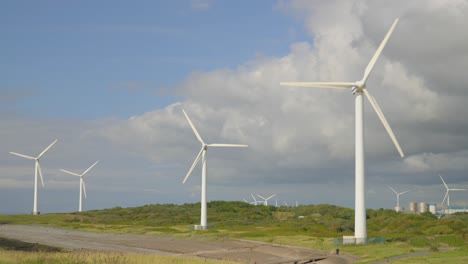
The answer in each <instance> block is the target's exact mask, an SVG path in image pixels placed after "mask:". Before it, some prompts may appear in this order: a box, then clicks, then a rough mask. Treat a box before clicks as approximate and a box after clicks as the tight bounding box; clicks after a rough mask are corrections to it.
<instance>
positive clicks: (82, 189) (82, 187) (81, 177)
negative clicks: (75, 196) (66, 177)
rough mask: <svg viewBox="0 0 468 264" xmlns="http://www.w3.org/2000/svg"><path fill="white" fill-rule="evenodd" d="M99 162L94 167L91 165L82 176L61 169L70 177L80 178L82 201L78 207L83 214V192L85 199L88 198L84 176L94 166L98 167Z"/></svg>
mask: <svg viewBox="0 0 468 264" xmlns="http://www.w3.org/2000/svg"><path fill="white" fill-rule="evenodd" d="M98 162H99V161H96V162H95V163H94V164H93V165H91V166H90V167H89V168H88V169H87V170H85V171H84V172H83V173H81V174H78V173H74V172H71V171H67V170H62V169H60V170H61V171H63V172H65V173H68V174H70V175H73V176H78V177H80V201H79V207H78V211H79V212H81V211H82V204H83V196H82V194H83V192H84V196H85V198H87V197H86V186H85V182H84V176H85V174H86V173H88V171H90V170H91V169H92V168H93V167H94V166H96V164H98Z"/></svg>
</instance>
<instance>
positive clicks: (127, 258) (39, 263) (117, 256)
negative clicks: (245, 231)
mask: <svg viewBox="0 0 468 264" xmlns="http://www.w3.org/2000/svg"><path fill="white" fill-rule="evenodd" d="M19 263H21V264H46V263H47V264H152V263H169V264H202V263H203V264H205V263H208V264H232V263H234V262H230V261H219V260H209V259H204V258H198V257H172V256H157V255H143V254H123V253H103V252H89V251H84V252H68V253H65V252H62V253H45V252H28V253H24V252H17V251H4V250H0V264H19Z"/></svg>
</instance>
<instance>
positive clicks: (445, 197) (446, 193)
mask: <svg viewBox="0 0 468 264" xmlns="http://www.w3.org/2000/svg"><path fill="white" fill-rule="evenodd" d="M448 193H449V190H447V192H445V196H444V199H443V200H442V203H441V204H444V202H445V199H447V196H448Z"/></svg>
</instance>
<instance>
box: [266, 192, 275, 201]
mask: <svg viewBox="0 0 468 264" xmlns="http://www.w3.org/2000/svg"><path fill="white" fill-rule="evenodd" d="M275 195H276V193H275V194H273V195H271V196H270V197H268V198H266V199H265V200H267V201H268V200H270V199H271V198H273V197H275Z"/></svg>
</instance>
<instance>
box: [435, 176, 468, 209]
mask: <svg viewBox="0 0 468 264" xmlns="http://www.w3.org/2000/svg"><path fill="white" fill-rule="evenodd" d="M439 177H440V179H441V180H442V182H443V183H444V185H445V188H446V189H447V192H445V196H444V200H442V203H441V205H443V204H444V202H445V199H447V208H448V210H449V212H450V194H449V193H450V191H466V189H450V188H449V187H448V185H447V184H446V183H445V181H444V179H443V178H442V175H440V174H439Z"/></svg>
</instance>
